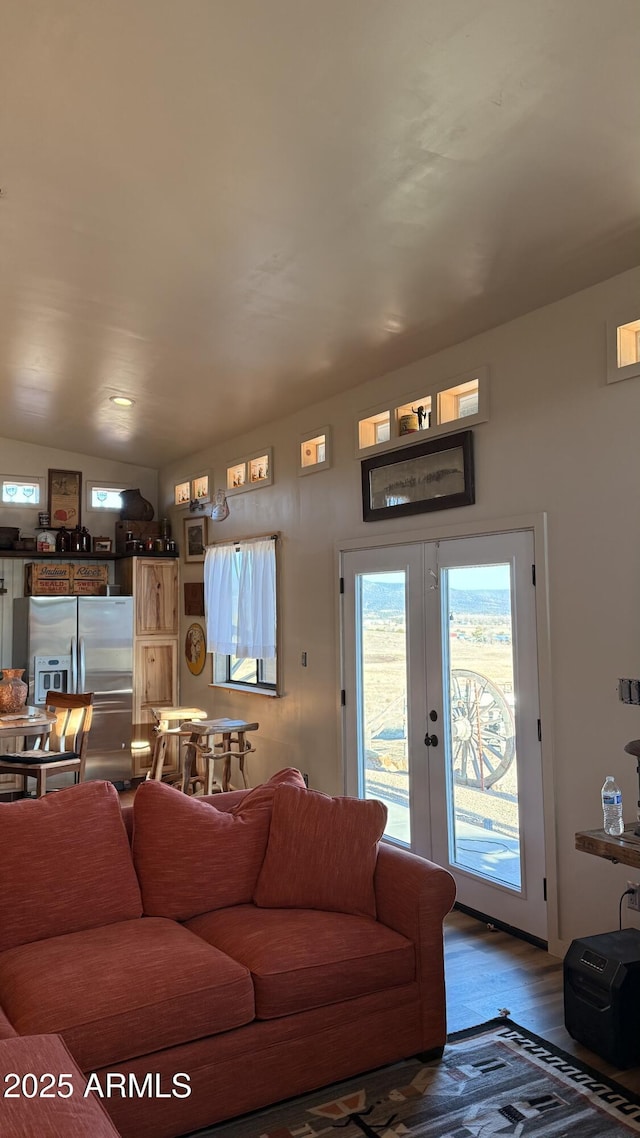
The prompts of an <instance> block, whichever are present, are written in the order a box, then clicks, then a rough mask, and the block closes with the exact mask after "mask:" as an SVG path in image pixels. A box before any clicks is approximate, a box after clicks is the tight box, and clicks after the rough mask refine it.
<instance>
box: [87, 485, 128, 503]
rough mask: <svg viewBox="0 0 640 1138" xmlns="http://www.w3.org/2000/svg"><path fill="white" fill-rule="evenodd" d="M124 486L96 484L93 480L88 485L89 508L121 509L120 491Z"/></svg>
mask: <svg viewBox="0 0 640 1138" xmlns="http://www.w3.org/2000/svg"><path fill="white" fill-rule="evenodd" d="M123 490H126V486H98V485H97V484H96V483H95V482H93V483H91V485H90V487H89V509H91V510H121V509H122V498H121V497H120V495H121V494H122V491H123Z"/></svg>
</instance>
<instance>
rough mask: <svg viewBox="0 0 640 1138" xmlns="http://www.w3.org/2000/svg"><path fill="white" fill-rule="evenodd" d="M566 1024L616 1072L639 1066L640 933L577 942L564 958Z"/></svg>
mask: <svg viewBox="0 0 640 1138" xmlns="http://www.w3.org/2000/svg"><path fill="white" fill-rule="evenodd" d="M564 1022H565V1026H566V1028H567V1031H568V1032H569V1035H571V1036H573V1038H574V1039H576V1040H577V1041H578V1043H583V1044H584V1046H585V1047H588V1048H589V1050H590V1051H594V1052H595V1053H596V1055H600V1056H601V1057H602V1058H603V1059H606V1060H607V1062H609V1063H613V1065H614V1066H615V1067H633V1066H635V1065H636V1064H638V1063H640V931H638V930H637V929H622V930H621V931H620V932H612V933H600V934H599V935H598V936H587V937H583V938H582V939H581V940H574V941H573V942H572V944H571V947H570V948H569V951H568V952H567V955H566V956H565V958H564Z"/></svg>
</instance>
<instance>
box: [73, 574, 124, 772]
mask: <svg viewBox="0 0 640 1138" xmlns="http://www.w3.org/2000/svg"><path fill="white" fill-rule="evenodd" d="M77 601H78V691H91V692H93V693H94V704H93V722H92V725H91V731H90V733H89V750H88V752H87V766H86V772H85V778H88V779H91V778H105V779H110V780H111V781H112V782H123V781H125V780H127V779H130V778H131V774H132V768H131V733H132V702H133V687H132V679H133V675H132V673H133V597H78V598H77Z"/></svg>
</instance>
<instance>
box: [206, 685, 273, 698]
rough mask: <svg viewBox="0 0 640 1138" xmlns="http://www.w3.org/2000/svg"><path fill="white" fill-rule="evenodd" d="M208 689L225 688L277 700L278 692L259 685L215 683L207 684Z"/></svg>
mask: <svg viewBox="0 0 640 1138" xmlns="http://www.w3.org/2000/svg"><path fill="white" fill-rule="evenodd" d="M209 687H210V688H226V690H227V691H239V692H243V693H244V695H266V696H270V697H271V699H279V698H280V692H278V691H274V689H273V688H261V687H260V686H259V684H255V685H253V686H252V687H249V686H248V685H247V684H230V683H215V684H209Z"/></svg>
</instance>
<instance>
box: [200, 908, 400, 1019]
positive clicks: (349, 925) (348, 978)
mask: <svg viewBox="0 0 640 1138" xmlns="http://www.w3.org/2000/svg"><path fill="white" fill-rule="evenodd" d="M187 928H188V929H190V930H191V931H192V932H194V933H197V934H198V936H201V937H202V938H203V939H204V940H206V941H207V942H208V943H209V944H211V945H215V946H216V948H219V949H221V950H222V951H223V952H225V953H227V954H228V955H229V956H232V957H233V958H234V960H238V961H239V962H241V963H242V964H245V965H246V967H247V968H249V969H250V971H251V975H252V977H253V984H254V989H255V1003H256V1017H257V1018H258V1019H274V1018H276V1017H277V1016H286V1015H292V1014H294V1013H295V1012H300V1011H306V1010H308V1009H310V1008H315V1007H320V1006H322V1005H326V1004H334V1003H337V1002H339V1001H341V1000H350V999H354V998H355V997H356V996H364V995H368V994H369V993H371V992H377V991H380V990H381V989H385V988H395V987H397V986H399V985H401V984H406V983H408V982H410V981H412V980H414V979H415V953H414V946H413V943H412V941H410V940H407V938H406V937H403V936H401V935H400V933H397V932H394V931H393V929H389V928H387V927H386V926H385V925H381V924H379V923H378V922H377V921H374V920H372V919H371V918H370V917H354V916H351V915H348V914H346V913H326V912H324V913H323V912H319V911H317V910H313V909H259V908H257V907H256V906H255V905H238V906H236V907H234V908H233V909H222V910H219V911H218V912H217V913H206V914H204V916H201V917H195V918H194V919H193V920H192V921H189V923H188V925H187Z"/></svg>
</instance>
